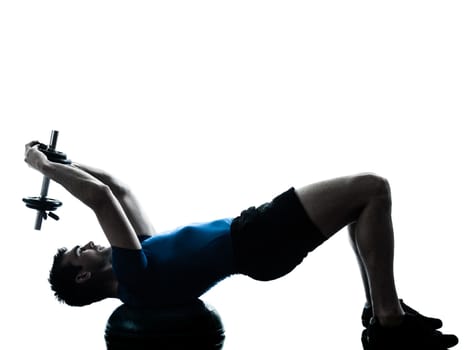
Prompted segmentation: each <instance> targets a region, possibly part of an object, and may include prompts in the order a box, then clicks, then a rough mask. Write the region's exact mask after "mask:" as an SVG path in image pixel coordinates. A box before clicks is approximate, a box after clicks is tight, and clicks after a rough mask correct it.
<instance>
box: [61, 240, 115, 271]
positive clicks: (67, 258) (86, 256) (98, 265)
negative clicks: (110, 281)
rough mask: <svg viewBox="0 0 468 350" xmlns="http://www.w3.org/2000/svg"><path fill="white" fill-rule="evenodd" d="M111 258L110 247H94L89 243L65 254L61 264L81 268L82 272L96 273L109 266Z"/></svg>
mask: <svg viewBox="0 0 468 350" xmlns="http://www.w3.org/2000/svg"><path fill="white" fill-rule="evenodd" d="M111 256H112V251H111V248H110V247H107V248H106V247H103V246H99V245H95V244H94V243H93V242H92V241H91V242H88V243H87V244H85V245H83V246H79V245H77V246H76V247H74V248H73V249H70V250H68V251H67V252H65V254H64V255H63V260H62V264H64V265H67V264H72V265H73V266H82V270H83V271H89V272H96V271H99V270H102V269H104V268H107V267H109V266H110V264H111Z"/></svg>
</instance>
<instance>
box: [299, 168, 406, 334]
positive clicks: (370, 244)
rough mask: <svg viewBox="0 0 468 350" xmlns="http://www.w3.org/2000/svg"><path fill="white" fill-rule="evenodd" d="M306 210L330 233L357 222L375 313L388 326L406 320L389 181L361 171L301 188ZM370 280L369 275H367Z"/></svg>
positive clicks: (359, 249)
mask: <svg viewBox="0 0 468 350" xmlns="http://www.w3.org/2000/svg"><path fill="white" fill-rule="evenodd" d="M297 194H298V196H299V199H300V201H301V203H302V204H303V206H304V208H305V210H306V212H307V214H308V215H309V217H310V218H311V219H312V221H313V222H314V223H315V224H316V225H317V226H318V228H319V229H320V230H321V231H322V234H323V235H325V236H326V237H331V236H332V235H334V234H335V233H336V232H338V231H339V230H341V229H342V228H344V227H345V226H347V225H350V224H353V226H352V227H353V230H354V241H355V243H356V247H357V252H358V253H359V256H360V257H361V258H362V262H363V263H364V267H365V271H363V272H364V273H365V275H367V280H368V281H369V294H370V295H369V297H370V299H371V302H372V307H373V310H374V315H375V316H376V317H377V319H378V320H379V322H380V324H382V325H384V326H387V325H388V326H391V325H396V324H398V323H400V322H401V321H402V316H403V315H404V312H403V310H402V308H401V305H400V302H399V300H398V295H397V291H396V287H395V282H394V275H393V247H394V242H393V225H392V220H391V195H390V187H389V185H388V182H387V181H386V180H385V179H383V178H381V177H378V176H376V175H372V174H362V175H356V176H348V177H342V178H337V179H332V180H328V181H323V182H319V183H316V184H312V185H309V186H306V187H303V188H299V189H297ZM364 280H366V278H364Z"/></svg>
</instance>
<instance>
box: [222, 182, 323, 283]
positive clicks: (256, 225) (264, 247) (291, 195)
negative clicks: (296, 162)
mask: <svg viewBox="0 0 468 350" xmlns="http://www.w3.org/2000/svg"><path fill="white" fill-rule="evenodd" d="M231 236H232V242H233V251H234V264H235V270H236V273H241V274H244V275H247V276H250V277H252V278H254V279H256V280H260V281H268V280H273V279H276V278H279V277H281V276H284V275H286V274H287V273H289V272H290V271H292V270H293V269H294V268H295V267H296V266H297V265H298V264H300V263H301V262H302V260H303V259H304V258H305V257H306V256H307V254H308V253H309V252H311V251H312V250H314V249H315V248H316V247H318V246H319V245H320V244H322V243H323V242H324V241H325V240H326V238H325V237H324V236H323V235H322V233H321V232H320V230H319V229H318V228H317V226H316V225H315V224H314V223H313V222H312V221H311V220H310V219H309V217H308V215H307V213H306V212H305V210H304V207H303V206H302V204H301V202H300V201H299V198H298V196H297V194H296V192H295V190H294V188H290V189H289V190H288V191H286V192H284V193H283V194H281V195H279V196H278V197H276V198H274V199H273V201H271V202H269V203H265V204H263V205H261V206H259V207H257V208H256V207H250V208H249V209H247V210H244V211H243V212H242V213H241V214H240V216H238V217H236V218H235V219H234V220H233V221H232V224H231Z"/></svg>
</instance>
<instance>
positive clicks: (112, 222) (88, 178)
mask: <svg viewBox="0 0 468 350" xmlns="http://www.w3.org/2000/svg"><path fill="white" fill-rule="evenodd" d="M25 161H26V163H28V165H29V166H31V167H32V168H34V169H36V170H38V171H39V172H41V173H42V174H44V176H47V177H49V178H50V179H51V180H53V181H55V182H57V183H59V184H60V185H62V186H63V187H64V188H65V189H66V190H67V191H68V192H70V193H71V194H72V195H73V196H75V197H76V198H78V199H79V200H80V201H81V202H83V203H84V204H85V205H87V206H88V207H90V208H91V209H92V210H93V211H94V213H95V215H96V217H97V219H98V221H99V224H100V225H101V227H102V229H103V231H104V233H105V235H106V237H107V240H108V241H109V243H110V244H111V245H112V246H116V247H120V248H128V249H141V245H140V242H139V241H138V237H137V235H136V234H135V231H134V229H133V227H132V225H131V224H130V222H129V220H128V219H127V217H126V216H125V213H124V211H123V210H122V207H121V206H120V204H119V202H118V200H117V199H116V198H115V196H114V195H113V194H112V191H111V189H110V188H109V186H107V185H106V184H104V183H102V182H101V181H99V180H98V179H97V178H95V177H94V176H92V175H90V174H88V173H87V172H85V171H83V170H81V169H79V168H76V167H72V166H69V165H64V164H58V163H53V162H50V161H49V160H48V159H47V157H46V156H45V155H44V154H43V153H42V152H41V151H39V150H38V142H37V141H33V142H30V143H28V144H26V146H25Z"/></svg>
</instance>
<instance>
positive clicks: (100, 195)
mask: <svg viewBox="0 0 468 350" xmlns="http://www.w3.org/2000/svg"><path fill="white" fill-rule="evenodd" d="M113 197H114V195H113V194H112V190H111V189H110V187H109V186H107V185H105V184H103V183H93V184H92V185H91V186H89V193H88V195H87V198H86V200H85V201H84V202H85V204H86V205H87V206H88V207H90V208H91V209H92V210H93V211H95V212H97V211H100V210H101V209H102V208H103V207H105V206H106V205H108V204H109V203H110V202H112V201H113Z"/></svg>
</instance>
